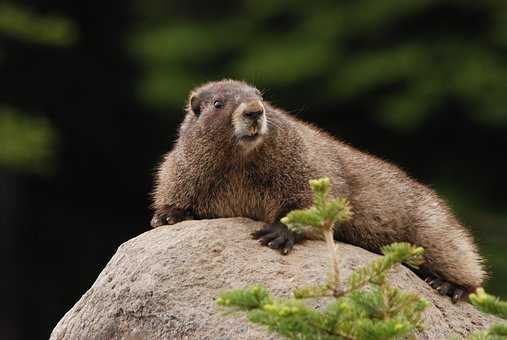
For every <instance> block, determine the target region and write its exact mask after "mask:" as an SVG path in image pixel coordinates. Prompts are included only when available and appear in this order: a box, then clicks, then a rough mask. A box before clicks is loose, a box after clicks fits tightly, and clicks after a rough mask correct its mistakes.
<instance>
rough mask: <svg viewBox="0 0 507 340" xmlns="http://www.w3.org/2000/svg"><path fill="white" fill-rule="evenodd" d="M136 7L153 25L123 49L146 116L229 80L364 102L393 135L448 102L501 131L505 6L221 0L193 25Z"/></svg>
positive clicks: (506, 63)
mask: <svg viewBox="0 0 507 340" xmlns="http://www.w3.org/2000/svg"><path fill="white" fill-rule="evenodd" d="M146 2H147V3H148V4H146ZM135 3H136V4H137V6H136V7H135V9H136V11H139V13H140V14H139V16H140V17H141V18H144V19H145V22H149V24H145V25H143V24H142V22H143V21H140V24H139V25H138V27H137V29H136V30H135V31H134V34H133V37H132V39H130V41H129V47H130V51H131V53H132V55H133V56H134V57H135V58H136V60H137V61H138V62H139V64H140V65H141V67H142V68H143V74H144V75H143V78H142V81H141V82H140V84H139V88H138V90H139V95H140V97H141V98H142V99H143V100H144V101H145V102H146V103H147V104H149V105H151V106H152V107H156V108H159V109H167V108H175V107H180V106H181V105H182V101H183V99H184V98H185V96H186V94H187V92H188V89H189V88H190V87H192V86H194V85H196V84H198V83H200V82H202V81H207V80H210V79H216V78H222V77H224V76H226V77H234V78H241V79H246V80H249V81H252V82H254V83H255V84H256V85H258V86H260V87H262V88H269V89H272V90H273V92H276V91H277V89H280V88H284V87H285V88H295V87H297V86H298V85H299V84H303V83H305V82H315V84H316V85H315V87H316V89H318V92H319V100H320V101H324V102H328V103H335V104H337V105H339V104H343V103H346V102H351V101H357V100H364V98H365V97H367V98H369V100H370V101H371V103H372V105H373V106H374V109H373V111H374V114H375V115H376V116H377V117H378V120H379V121H380V122H381V123H383V124H384V125H385V126H387V127H390V128H392V129H395V130H398V131H410V130H413V129H417V128H418V127H419V126H420V125H421V124H422V123H423V122H424V121H425V120H426V119H427V118H428V117H429V116H430V115H432V114H434V112H435V108H437V107H439V106H440V105H442V103H444V102H445V101H448V100H454V101H457V102H458V103H459V104H460V105H462V106H464V107H467V108H468V114H469V115H471V116H472V117H473V119H475V120H477V122H478V123H480V124H485V125H492V126H497V125H499V124H502V125H507V114H506V111H505V107H507V96H505V93H506V90H507V82H506V81H505V79H507V59H506V58H505V50H506V48H507V2H505V1H495V0H486V1H481V2H480V3H477V2H456V1H437V0H415V1H407V2H401V3H400V2H399V1H395V0H386V1H378V0H362V1H341V2H336V1H331V0H329V1H318V2H312V6H307V3H306V2H303V1H286V0H273V1H271V0H270V1H268V0H262V1H241V2H232V1H221V2H220V3H219V4H218V6H217V4H214V6H217V7H218V9H217V10H216V11H214V10H212V9H211V10H210V9H207V11H203V12H202V13H200V14H196V13H195V12H196V11H197V10H198V9H199V8H200V7H201V6H205V7H207V6H209V4H207V3H206V2H204V1H195V2H193V5H192V6H190V5H183V4H181V3H167V2H165V1H160V0H149V1H142V5H141V1H137V2H135ZM145 4H146V5H145ZM442 11H448V12H451V13H452V12H453V13H455V14H456V15H455V16H454V17H453V18H451V20H446V19H447V18H445V17H442V18H438V15H439V14H440V13H441V12H442ZM477 14H478V15H479V17H480V18H482V19H480V20H478V22H473V21H472V22H470V20H469V19H470V18H473V17H477ZM428 15H430V16H431V15H434V16H435V19H434V20H435V22H436V24H435V22H431V23H429V22H428V23H427V22H424V21H423V20H422V18H424V17H425V16H428ZM400 32H401V34H400ZM224 59H225V61H226V62H224Z"/></svg>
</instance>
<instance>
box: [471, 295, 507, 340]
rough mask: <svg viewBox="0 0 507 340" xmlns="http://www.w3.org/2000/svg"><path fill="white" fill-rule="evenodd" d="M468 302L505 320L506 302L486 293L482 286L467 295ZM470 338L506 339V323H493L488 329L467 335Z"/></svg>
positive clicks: (506, 315)
mask: <svg viewBox="0 0 507 340" xmlns="http://www.w3.org/2000/svg"><path fill="white" fill-rule="evenodd" d="M468 297H469V299H470V302H471V303H472V304H473V305H474V306H475V307H477V308H478V309H479V310H481V311H483V312H485V313H488V314H493V315H496V316H498V317H500V318H502V319H504V320H507V302H504V301H500V299H498V298H497V297H494V296H493V295H489V294H487V293H486V292H485V291H484V289H483V288H478V289H477V291H476V292H475V293H473V294H470V295H469V296H468ZM468 339H470V340H496V339H498V340H500V339H507V323H501V324H498V323H496V324H493V325H492V326H491V327H490V328H489V329H488V330H486V331H480V332H475V333H473V334H472V335H471V336H469V337H468Z"/></svg>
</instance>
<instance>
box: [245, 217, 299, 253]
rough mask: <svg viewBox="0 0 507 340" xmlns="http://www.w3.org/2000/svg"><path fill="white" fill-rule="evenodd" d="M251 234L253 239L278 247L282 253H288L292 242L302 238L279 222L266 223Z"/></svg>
mask: <svg viewBox="0 0 507 340" xmlns="http://www.w3.org/2000/svg"><path fill="white" fill-rule="evenodd" d="M251 235H252V237H253V238H254V239H258V240H259V242H260V244H262V245H264V246H268V247H270V248H272V249H279V250H280V252H281V253H282V254H283V255H286V254H288V253H289V252H290V251H291V250H292V248H293V247H294V244H295V243H296V242H298V241H301V240H302V239H303V236H302V235H301V234H298V233H295V232H293V231H290V230H289V229H288V228H287V226H286V225H285V224H283V223H280V222H276V223H271V224H266V225H265V226H264V227H263V228H262V229H259V230H257V231H255V232H253V233H252V234H251Z"/></svg>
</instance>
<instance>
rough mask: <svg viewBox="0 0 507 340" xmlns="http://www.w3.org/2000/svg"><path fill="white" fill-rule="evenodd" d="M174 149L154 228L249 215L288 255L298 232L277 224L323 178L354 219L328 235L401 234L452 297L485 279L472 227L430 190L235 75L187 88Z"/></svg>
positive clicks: (375, 237) (367, 242)
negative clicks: (273, 101) (267, 97)
mask: <svg viewBox="0 0 507 340" xmlns="http://www.w3.org/2000/svg"><path fill="white" fill-rule="evenodd" d="M186 111H187V114H186V116H185V119H184V121H183V123H182V124H181V126H180V128H179V136H178V139H177V141H176V144H175V146H174V148H173V150H172V151H170V152H169V153H168V154H167V155H166V156H165V159H164V161H163V162H162V164H161V165H160V168H159V170H158V174H157V178H156V186H155V190H154V193H153V208H154V210H155V214H154V216H153V219H152V221H151V225H152V227H158V226H161V225H164V224H173V223H177V222H179V221H181V220H184V219H192V218H217V217H236V216H243V217H250V218H252V219H255V220H259V221H263V222H265V223H266V225H265V227H264V228H263V229H261V230H259V231H257V232H255V233H253V234H252V236H253V237H254V238H258V239H259V240H260V242H261V243H262V244H264V245H267V246H269V247H271V248H274V249H280V250H281V251H282V253H283V254H286V253H288V252H289V251H290V250H291V249H292V247H293V245H294V243H296V242H298V241H299V240H302V239H304V238H305V237H304V236H303V235H298V234H294V233H292V232H290V231H288V229H287V227H286V226H285V225H283V224H282V223H281V222H280V219H281V218H282V217H284V216H285V215H286V214H287V213H288V212H289V211H291V210H293V209H302V208H307V207H309V206H310V205H311V204H312V193H311V191H310V187H309V185H308V181H309V180H310V179H315V178H320V177H329V178H330V179H331V184H332V195H333V197H337V196H340V197H346V198H347V199H348V200H349V201H350V204H351V206H352V210H353V212H354V215H353V218H352V219H351V220H350V221H349V222H348V223H346V224H344V225H341V226H340V227H339V228H338V229H337V231H336V234H335V239H337V240H340V241H343V242H347V243H351V244H354V245H357V246H360V247H363V248H365V249H368V250H370V251H373V252H379V249H380V247H381V246H383V245H386V244H390V243H392V242H397V241H406V242H410V243H412V244H416V245H418V246H422V247H424V248H425V255H424V259H425V262H424V266H423V267H422V268H421V270H420V271H419V272H418V274H419V275H421V276H423V278H425V279H427V281H428V282H429V283H430V284H431V285H432V286H433V287H434V288H436V289H437V290H438V291H439V292H440V293H441V294H445V295H449V296H451V297H452V299H453V301H456V300H458V299H461V298H462V297H463V296H464V295H465V292H466V291H472V290H474V289H475V288H477V287H480V286H481V285H482V284H483V280H484V279H485V277H486V274H485V271H484V269H483V263H482V262H483V260H482V259H481V257H480V256H479V254H478V251H477V247H476V246H475V244H474V243H473V240H472V238H471V236H470V234H469V232H468V231H467V230H466V229H465V228H464V227H463V226H462V225H461V224H460V222H459V221H458V220H457V219H456V217H455V216H454V215H453V214H452V212H451V211H450V210H449V208H448V207H447V205H446V204H445V203H444V202H443V201H442V200H441V199H440V198H439V197H438V196H437V195H436V194H435V193H434V192H433V191H432V190H431V189H429V188H427V187H425V186H423V185H422V184H419V183H418V182H416V181H415V180H413V179H411V178H410V177H409V176H408V175H407V174H405V173H404V172H403V171H402V170H400V169H399V168H397V167H396V166H393V165H391V164H388V163H386V162H385V161H382V160H380V159H378V158H376V157H374V156H371V155H368V154H366V153H363V152H360V151H358V150H356V149H354V148H353V147H351V146H349V145H347V144H345V143H342V142H340V141H338V140H336V139H334V138H333V137H331V136H330V135H329V134H327V133H326V132H323V131H321V130H319V129H317V128H316V127H314V126H311V125H310V124H307V123H305V122H302V121H300V120H298V119H296V118H294V117H292V116H291V115H289V114H287V113H286V112H284V111H282V110H280V109H278V108H275V107H274V106H272V105H271V104H269V103H268V102H266V101H264V100H263V98H262V94H261V92H260V91H259V90H258V89H256V88H255V87H253V86H250V85H248V84H247V83H245V82H242V81H235V80H222V81H217V82H210V83H207V84H205V85H202V86H200V87H198V88H196V89H194V90H193V91H192V92H191V93H190V96H189V100H188V105H187V108H186Z"/></svg>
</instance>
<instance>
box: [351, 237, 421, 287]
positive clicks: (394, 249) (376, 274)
mask: <svg viewBox="0 0 507 340" xmlns="http://www.w3.org/2000/svg"><path fill="white" fill-rule="evenodd" d="M423 252H424V250H423V248H421V247H416V246H413V245H411V244H409V243H393V244H391V245H389V246H385V247H383V248H382V253H383V254H384V256H383V257H381V258H379V259H377V260H375V261H373V262H371V263H370V264H368V265H367V266H364V267H362V268H360V269H358V270H356V271H354V273H352V274H351V275H350V277H349V279H348V281H347V292H350V291H354V290H357V289H359V288H361V287H363V286H365V285H367V284H368V283H373V284H377V285H380V284H383V283H384V282H385V274H386V272H387V271H389V270H390V269H391V268H392V267H393V266H394V265H396V264H398V263H407V264H410V265H418V264H420V263H421V262H422V253H423Z"/></svg>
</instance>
